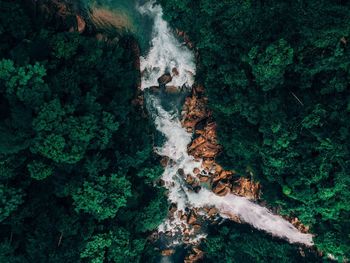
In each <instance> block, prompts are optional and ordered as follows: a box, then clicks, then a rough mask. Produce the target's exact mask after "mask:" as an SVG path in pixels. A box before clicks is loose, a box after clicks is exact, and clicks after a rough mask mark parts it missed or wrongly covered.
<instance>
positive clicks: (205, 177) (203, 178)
mask: <svg viewBox="0 0 350 263" xmlns="http://www.w3.org/2000/svg"><path fill="white" fill-rule="evenodd" d="M209 179H210V178H209V176H207V175H202V174H201V175H200V176H199V181H200V182H201V183H206V182H208V181H209Z"/></svg>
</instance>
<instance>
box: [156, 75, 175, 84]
mask: <svg viewBox="0 0 350 263" xmlns="http://www.w3.org/2000/svg"><path fill="white" fill-rule="evenodd" d="M172 79H173V78H172V77H171V75H170V74H169V73H165V74H163V75H162V76H160V77H159V78H158V84H159V85H160V86H162V85H166V84H168V83H169V82H171V80H172Z"/></svg>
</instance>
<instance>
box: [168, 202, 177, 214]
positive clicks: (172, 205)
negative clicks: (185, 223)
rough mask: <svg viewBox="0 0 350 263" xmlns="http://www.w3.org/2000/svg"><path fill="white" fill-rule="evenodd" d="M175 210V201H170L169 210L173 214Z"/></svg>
mask: <svg viewBox="0 0 350 263" xmlns="http://www.w3.org/2000/svg"><path fill="white" fill-rule="evenodd" d="M176 210H177V205H176V204H175V203H172V204H171V205H170V207H169V212H170V213H171V214H173V213H175V211H176Z"/></svg>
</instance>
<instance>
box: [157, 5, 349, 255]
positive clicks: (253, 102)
mask: <svg viewBox="0 0 350 263" xmlns="http://www.w3.org/2000/svg"><path fill="white" fill-rule="evenodd" d="M159 2H161V3H162V5H163V8H164V13H165V17H166V18H167V19H168V20H169V21H170V22H171V23H172V25H173V26H175V27H177V28H180V29H181V30H184V31H186V32H187V33H188V34H189V35H190V37H191V39H192V40H193V41H194V43H195V46H196V47H197V48H198V51H199V54H200V72H198V74H197V78H198V80H199V81H201V82H203V83H204V84H205V86H206V90H207V96H208V97H209V102H210V107H211V109H212V110H213V112H214V116H215V119H216V121H217V122H218V126H219V132H218V133H219V137H220V143H221V144H222V145H223V146H224V151H223V154H222V156H221V162H222V163H223V164H225V165H226V167H229V168H234V169H238V170H240V171H241V172H243V173H244V171H245V169H246V168H247V167H249V169H251V170H253V171H254V176H255V179H257V180H259V181H261V182H262V184H263V191H264V192H263V198H264V199H266V200H267V201H268V203H269V204H271V205H274V206H277V207H279V208H281V209H282V211H281V212H282V213H285V214H288V215H294V216H297V217H298V218H300V219H301V220H302V222H303V223H304V224H307V225H309V226H310V227H311V232H313V233H315V234H316V236H315V242H316V245H317V247H318V248H319V249H320V250H321V251H323V252H324V253H325V254H327V253H331V254H333V255H334V256H336V257H337V258H338V259H339V260H342V259H343V258H344V257H346V258H350V220H349V219H350V206H349V203H350V192H349V187H350V177H349V169H350V158H349V157H350V155H349V143H348V142H349V140H350V133H349V125H350V122H349V112H350V92H349V80H350V47H349V45H350V43H349V36H350V35H349V34H350V32H349V28H350V2H349V1H346V0H321V1H314V0H309V1H303V0H298V1H295V0H294V1H277V0H225V1H212V0H183V1H177V0H161V1H159ZM218 249H222V248H218ZM229 249H230V248H226V250H225V251H228V250H229ZM211 250H213V248H211Z"/></svg>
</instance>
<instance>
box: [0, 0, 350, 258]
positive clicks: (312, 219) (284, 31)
mask: <svg viewBox="0 0 350 263" xmlns="http://www.w3.org/2000/svg"><path fill="white" fill-rule="evenodd" d="M56 2H59V1H52V0H39V1H34V0H33V1H31V0H0V204H1V205H0V262H1V263H2V262H4V263H7V262H8V263H27V262H28V263H31V262H38V263H41V262H42V263H44V262H45V263H47V262H50V263H51V262H52V263H61V262H68V263H70V262H72V263H77V262H91V263H103V262H116V263H119V262H120V263H124V262H158V261H159V248H158V247H157V245H156V244H155V243H154V242H152V241H153V240H152V233H153V232H154V230H155V229H156V228H157V227H158V226H159V225H160V223H161V222H162V221H163V220H164V218H165V217H166V216H167V214H168V209H169V204H168V201H167V197H166V193H165V190H164V188H163V187H161V184H160V182H159V178H160V177H161V174H162V172H163V167H162V166H161V164H160V157H159V156H158V155H157V154H156V153H155V152H154V149H153V146H154V133H155V127H154V124H153V123H152V121H151V120H150V119H149V118H148V116H147V114H145V112H144V110H143V109H142V108H141V107H140V105H138V103H135V97H136V96H137V94H136V93H137V87H138V85H139V81H140V76H139V72H138V69H137V67H135V50H133V49H132V48H131V46H133V43H135V41H136V40H135V36H133V34H132V33H128V34H119V33H118V32H112V33H111V32H110V33H109V35H106V36H105V37H104V38H103V39H102V40H101V38H99V37H97V36H100V35H101V32H99V31H98V29H96V28H94V27H92V26H90V25H87V28H86V30H85V31H84V33H82V34H80V33H79V32H78V25H77V24H76V19H75V15H74V14H70V13H69V12H67V13H65V15H64V17H63V16H61V15H57V12H58V11H57V6H55V5H54V4H53V3H56ZM68 2H72V1H68ZM157 2H159V3H160V4H161V5H162V7H163V9H164V18H165V19H166V20H167V21H169V23H170V24H171V26H172V27H173V28H177V29H180V30H183V31H185V32H186V33H187V34H188V36H189V37H190V39H191V41H192V42H193V43H194V46H195V49H196V51H197V52H198V54H199V60H198V65H197V67H198V72H197V74H196V81H197V82H199V83H203V84H204V86H205V92H206V96H207V97H208V98H209V100H208V103H209V107H210V109H211V111H212V112H213V116H214V118H215V121H216V122H217V124H218V136H219V142H220V144H221V145H222V146H223V150H222V152H221V155H220V160H219V161H220V163H221V164H223V166H224V167H225V168H226V169H234V170H236V171H238V172H239V173H240V174H242V175H246V176H251V174H252V176H253V179H254V180H255V181H259V182H260V183H261V184H262V191H263V192H262V199H263V200H262V202H264V203H265V204H268V206H269V207H270V208H271V209H274V211H277V212H278V213H279V214H282V215H286V216H295V217H298V218H299V219H300V220H301V221H302V222H303V223H304V224H305V225H307V226H308V227H310V232H311V233H314V234H315V238H314V241H315V245H316V248H317V250H318V251H317V252H315V251H313V250H308V249H305V250H301V249H300V248H299V247H298V246H297V245H291V244H289V243H288V242H287V241H284V240H280V239H278V238H272V237H271V236H270V235H268V234H266V233H263V232H260V231H258V230H254V229H252V228H251V227H249V226H248V225H240V224H237V223H233V222H224V223H223V224H220V225H219V226H218V225H212V226H210V227H209V229H208V237H207V239H206V240H205V241H204V242H203V244H202V246H201V249H202V250H203V251H204V253H205V257H204V259H203V260H202V261H203V262H223V263H224V262H225V263H226V262H237V263H238V262H248V263H249V262H252V263H253V262H328V260H329V254H331V255H332V257H333V258H334V259H335V260H337V261H338V262H346V261H347V260H348V259H349V258H350V206H349V204H350V192H349V188H350V176H349V172H348V171H349V169H350V158H349V156H350V155H349V143H347V141H349V140H350V132H349V128H350V123H349V121H348V118H349V113H350V91H349V81H350V48H349V44H350V43H349V42H348V41H349V40H350V39H349V37H350V31H349V28H350V1H347V0H319V1H316V0H306V1H305V0H294V1H291V0H285V1H277V0H222V1H212V0H181V1H179V0H158V1H157ZM40 7H45V8H40Z"/></svg>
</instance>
